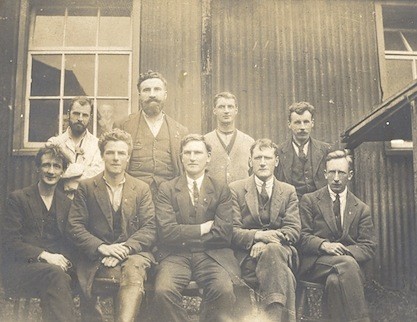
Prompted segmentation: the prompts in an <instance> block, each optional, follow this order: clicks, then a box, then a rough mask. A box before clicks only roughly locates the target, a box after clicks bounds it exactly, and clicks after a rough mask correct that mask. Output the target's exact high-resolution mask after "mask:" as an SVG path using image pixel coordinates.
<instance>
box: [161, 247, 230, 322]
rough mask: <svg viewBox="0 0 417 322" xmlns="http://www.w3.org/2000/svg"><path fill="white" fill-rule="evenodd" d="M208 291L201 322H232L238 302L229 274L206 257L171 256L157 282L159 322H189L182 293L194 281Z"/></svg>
mask: <svg viewBox="0 0 417 322" xmlns="http://www.w3.org/2000/svg"><path fill="white" fill-rule="evenodd" d="M192 279H193V280H195V281H196V282H197V284H198V285H199V286H200V287H202V288H203V289H204V297H203V301H202V303H201V305H202V306H201V307H202V310H201V314H200V321H213V322H214V321H230V320H231V318H232V313H231V312H232V308H233V303H234V302H235V296H234V293H233V284H232V281H231V279H230V276H229V274H228V273H227V271H226V270H225V269H224V268H223V267H221V266H220V265H219V264H218V263H217V262H216V261H214V260H213V259H212V258H211V257H210V256H208V255H207V254H205V253H202V252H201V253H185V254H177V255H170V256H168V257H166V258H165V259H164V260H162V262H160V263H159V265H158V266H157V275H156V280H155V307H156V310H157V311H158V312H157V318H156V319H155V321H158V322H162V321H169V322H185V321H188V320H189V317H188V315H187V312H186V310H185V309H184V308H183V307H182V295H181V292H182V291H183V290H184V288H185V287H186V286H187V285H188V283H189V282H190V280H192Z"/></svg>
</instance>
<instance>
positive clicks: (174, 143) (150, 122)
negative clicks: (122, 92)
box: [122, 70, 188, 197]
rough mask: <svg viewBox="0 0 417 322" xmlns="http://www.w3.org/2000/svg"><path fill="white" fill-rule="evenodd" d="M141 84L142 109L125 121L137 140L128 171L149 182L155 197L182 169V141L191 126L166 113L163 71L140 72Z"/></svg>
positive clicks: (134, 139) (127, 130)
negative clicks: (159, 188) (163, 185)
mask: <svg viewBox="0 0 417 322" xmlns="http://www.w3.org/2000/svg"><path fill="white" fill-rule="evenodd" d="M137 87H138V91H139V101H140V110H139V111H138V112H137V113H134V114H131V115H130V116H129V118H128V119H127V120H126V121H125V122H124V123H123V124H122V129H123V130H125V131H126V132H128V133H130V135H131V136H132V139H133V151H132V155H131V157H130V163H129V168H128V173H129V174H130V175H132V176H134V177H136V178H138V179H141V180H143V181H145V182H146V183H147V184H149V186H150V187H151V191H152V195H153V196H154V197H155V196H156V192H157V190H158V187H159V185H160V184H161V182H164V181H167V180H171V179H173V178H175V177H176V176H178V175H179V174H180V173H181V172H182V168H181V161H180V158H179V150H180V142H181V139H182V137H184V136H185V135H186V134H187V133H188V129H187V128H186V127H184V126H183V125H181V124H179V123H178V122H176V121H175V120H173V119H172V118H171V117H169V116H168V115H166V114H165V113H164V106H165V101H166V98H167V82H166V80H165V78H164V77H163V76H162V75H161V74H160V73H158V72H154V71H152V70H149V71H147V72H146V73H143V74H140V76H139V80H138V85H137Z"/></svg>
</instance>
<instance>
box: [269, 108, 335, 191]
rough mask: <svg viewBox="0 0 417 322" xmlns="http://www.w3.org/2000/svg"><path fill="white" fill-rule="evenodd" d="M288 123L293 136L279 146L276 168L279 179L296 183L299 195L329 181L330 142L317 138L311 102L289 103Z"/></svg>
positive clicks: (320, 186) (314, 189) (322, 185)
mask: <svg viewBox="0 0 417 322" xmlns="http://www.w3.org/2000/svg"><path fill="white" fill-rule="evenodd" d="M288 127H289V128H290V130H291V132H292V133H291V139H289V140H288V141H286V142H284V143H282V144H280V145H279V147H278V157H279V164H278V167H277V168H276V170H275V176H276V177H277V179H278V180H280V181H284V182H287V183H289V184H292V185H293V186H295V189H296V190H297V196H298V199H301V197H302V196H303V195H304V194H305V193H307V192H313V191H316V190H317V189H320V188H322V187H324V186H325V185H326V179H325V178H324V169H325V159H326V155H327V153H328V152H329V148H330V145H329V144H327V143H325V142H321V141H318V140H316V139H313V138H312V137H311V136H310V134H311V130H312V129H313V127H314V107H313V106H312V105H311V104H310V103H307V102H298V103H294V104H292V105H291V106H290V107H289V114H288Z"/></svg>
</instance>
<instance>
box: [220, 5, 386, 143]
mask: <svg viewBox="0 0 417 322" xmlns="http://www.w3.org/2000/svg"><path fill="white" fill-rule="evenodd" d="M212 17H213V22H212V29H213V94H215V93H216V92H219V91H223V90H230V91H232V92H234V93H235V94H236V95H237V97H238V99H239V101H240V111H239V112H240V115H239V119H238V123H239V127H240V128H242V129H243V130H244V131H246V132H248V133H249V134H250V135H252V136H253V137H255V138H259V137H263V136H265V137H270V138H272V139H273V140H275V141H276V142H281V141H283V140H284V139H285V137H286V135H287V133H288V131H287V129H288V126H287V112H286V109H287V107H288V106H289V105H290V104H291V103H293V102H296V101H303V100H304V101H309V102H311V103H312V104H313V105H314V106H316V107H317V115H316V118H315V126H316V128H315V136H316V137H317V138H320V139H323V140H326V141H328V142H336V141H338V140H339V134H340V133H341V132H342V131H343V130H344V129H345V128H346V127H347V126H348V125H350V124H352V123H353V122H355V121H357V120H359V119H360V118H361V117H362V116H364V115H365V114H366V112H368V111H369V109H370V107H371V106H373V105H374V104H376V103H378V100H379V93H378V57H377V54H376V51H377V47H376V31H375V18H374V5H373V3H372V2H370V1H346V0H345V1H290V0H284V1H274V0H255V1H254V0H239V1H222V0H213V1H212Z"/></svg>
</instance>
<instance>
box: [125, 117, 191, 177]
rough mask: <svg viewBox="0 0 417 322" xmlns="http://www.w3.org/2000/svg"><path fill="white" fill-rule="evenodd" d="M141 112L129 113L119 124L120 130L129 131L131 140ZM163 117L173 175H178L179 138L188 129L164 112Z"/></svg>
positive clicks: (179, 169) (179, 162) (179, 163)
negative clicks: (166, 126) (168, 141)
mask: <svg viewBox="0 0 417 322" xmlns="http://www.w3.org/2000/svg"><path fill="white" fill-rule="evenodd" d="M141 114H142V110H139V112H137V113H133V114H130V115H129V117H128V119H127V120H126V121H125V122H123V124H122V126H121V129H122V130H125V131H126V132H128V133H130V135H131V136H132V140H135V138H136V135H137V133H138V129H139V120H140V117H141ZM165 119H166V122H167V125H168V133H169V139H170V148H171V159H172V165H173V167H174V171H175V175H176V176H178V175H180V174H181V173H182V164H181V160H180V143H181V139H182V138H183V137H184V136H186V135H187V134H188V129H187V128H186V127H185V126H183V125H181V124H180V123H178V122H177V121H175V120H174V119H173V118H171V117H169V116H168V115H166V114H165Z"/></svg>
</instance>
